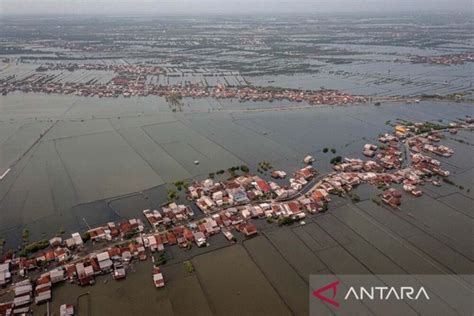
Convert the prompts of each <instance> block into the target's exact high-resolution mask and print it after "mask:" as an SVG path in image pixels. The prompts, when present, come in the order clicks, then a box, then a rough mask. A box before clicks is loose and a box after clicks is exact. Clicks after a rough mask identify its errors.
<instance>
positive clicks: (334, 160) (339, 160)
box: [330, 156, 342, 165]
mask: <svg viewBox="0 0 474 316" xmlns="http://www.w3.org/2000/svg"><path fill="white" fill-rule="evenodd" d="M341 162H342V157H341V156H336V157H334V158H332V159H331V160H330V163H331V164H332V165H337V164H339V163H341Z"/></svg>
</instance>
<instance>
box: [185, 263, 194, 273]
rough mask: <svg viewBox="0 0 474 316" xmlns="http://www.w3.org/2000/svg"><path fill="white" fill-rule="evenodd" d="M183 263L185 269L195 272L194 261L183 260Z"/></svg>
mask: <svg viewBox="0 0 474 316" xmlns="http://www.w3.org/2000/svg"><path fill="white" fill-rule="evenodd" d="M183 265H184V269H185V270H186V271H187V272H188V273H193V272H194V266H193V263H192V262H191V261H189V260H187V261H184V262H183Z"/></svg>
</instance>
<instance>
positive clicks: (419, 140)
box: [407, 136, 454, 157]
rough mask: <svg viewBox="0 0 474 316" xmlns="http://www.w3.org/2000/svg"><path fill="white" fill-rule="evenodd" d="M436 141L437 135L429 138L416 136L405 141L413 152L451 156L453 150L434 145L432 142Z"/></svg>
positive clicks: (437, 139)
mask: <svg viewBox="0 0 474 316" xmlns="http://www.w3.org/2000/svg"><path fill="white" fill-rule="evenodd" d="M438 141H439V138H438V137H431V139H430V138H428V137H422V136H417V137H413V138H411V139H410V140H408V142H407V143H408V146H410V150H411V151H413V152H417V153H419V152H426V153H433V154H436V155H438V156H442V157H451V156H452V155H453V154H454V151H453V150H452V149H451V148H448V147H446V146H443V145H436V144H434V143H433V142H438Z"/></svg>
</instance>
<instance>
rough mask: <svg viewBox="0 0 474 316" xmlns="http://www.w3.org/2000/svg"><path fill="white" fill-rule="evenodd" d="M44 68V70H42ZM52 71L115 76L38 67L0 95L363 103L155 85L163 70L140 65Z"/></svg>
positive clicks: (5, 82) (319, 93)
mask: <svg viewBox="0 0 474 316" xmlns="http://www.w3.org/2000/svg"><path fill="white" fill-rule="evenodd" d="M43 67H44V69H43ZM50 67H51V68H53V69H54V68H55V67H70V68H71V69H73V70H74V69H76V68H78V67H79V69H80V67H85V69H89V68H90V69H94V70H95V69H96V68H97V69H100V68H105V70H111V71H114V72H116V76H115V77H114V78H112V79H111V80H110V82H108V83H98V82H96V80H90V81H89V82H85V83H81V82H60V80H57V79H58V77H59V76H60V75H58V74H56V73H49V72H44V71H45V70H49V67H48V65H45V66H41V67H39V68H38V69H40V68H41V69H40V70H42V71H39V72H35V73H33V74H31V75H28V76H27V77H25V78H21V79H19V78H16V77H15V76H9V77H5V78H3V79H1V80H0V92H1V93H2V94H3V95H6V94H8V93H10V92H13V91H22V92H41V93H54V94H65V95H67V94H72V95H78V96H90V97H93V96H97V97H100V98H101V97H119V96H123V97H131V96H148V95H157V96H163V97H171V96H174V97H177V98H183V97H190V98H203V97H211V98H216V99H239V100H240V101H282V100H286V101H292V102H303V101H305V102H307V103H308V104H312V105H319V104H330V105H340V104H353V103H364V102H366V101H367V99H366V98H365V97H362V96H355V95H351V94H348V93H344V92H342V91H338V90H315V91H313V90H298V89H271V88H266V87H255V86H238V87H234V86H224V85H222V84H217V85H216V86H212V87H209V86H205V85H203V84H199V83H188V82H187V83H184V84H176V85H161V84H160V85H158V84H154V83H151V82H150V80H147V76H148V75H157V74H163V73H164V72H165V70H164V69H162V68H161V67H157V66H142V65H95V64H94V65H79V64H66V65H62V64H59V65H51V66H50Z"/></svg>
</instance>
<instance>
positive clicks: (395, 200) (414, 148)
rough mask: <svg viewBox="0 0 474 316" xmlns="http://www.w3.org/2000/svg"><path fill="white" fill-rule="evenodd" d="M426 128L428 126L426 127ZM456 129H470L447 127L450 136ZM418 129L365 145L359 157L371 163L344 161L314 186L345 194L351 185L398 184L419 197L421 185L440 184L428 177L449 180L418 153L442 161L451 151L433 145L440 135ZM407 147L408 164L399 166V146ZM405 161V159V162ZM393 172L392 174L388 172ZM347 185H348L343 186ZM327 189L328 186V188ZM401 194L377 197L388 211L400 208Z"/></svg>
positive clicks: (403, 128) (402, 129) (398, 130)
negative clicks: (436, 156)
mask: <svg viewBox="0 0 474 316" xmlns="http://www.w3.org/2000/svg"><path fill="white" fill-rule="evenodd" d="M428 126H430V125H428ZM457 128H472V122H471V121H470V119H466V120H463V121H462V122H459V123H451V124H450V126H449V128H448V130H449V131H450V132H451V133H452V132H453V131H457ZM421 129H426V124H424V123H415V124H409V125H397V126H395V128H394V132H393V133H385V134H384V135H381V136H380V137H379V141H380V142H381V143H382V145H380V146H377V145H373V144H365V145H364V148H363V151H362V153H363V155H364V156H366V157H369V158H373V159H372V160H366V161H363V160H362V159H357V158H344V159H343V160H342V162H341V163H338V164H335V165H334V166H333V169H334V170H335V171H337V172H338V173H336V174H330V175H328V176H327V177H325V178H324V179H323V180H322V181H321V182H320V183H319V184H318V186H321V185H326V186H327V187H325V189H326V191H327V192H330V193H332V191H331V190H335V191H337V192H342V193H347V192H349V191H350V190H351V189H352V187H353V186H354V185H357V184H359V183H369V184H372V185H376V186H379V187H386V186H390V185H392V184H401V186H402V188H403V190H404V191H406V192H408V193H410V194H412V195H413V196H415V197H419V196H421V195H422V194H423V192H422V191H421V190H420V189H419V188H418V186H417V185H419V184H422V183H424V182H431V183H432V184H433V185H436V186H439V185H440V182H439V181H438V180H436V179H435V178H433V177H432V176H441V177H447V176H449V174H450V173H449V171H447V170H444V169H442V168H441V162H440V161H439V160H436V159H434V158H432V157H430V156H427V155H423V154H421V152H426V153H433V154H436V155H438V156H442V157H450V156H451V155H453V153H454V151H453V150H452V149H451V148H448V147H446V146H443V145H437V144H436V143H438V142H439V141H440V140H441V138H442V135H441V134H440V133H439V132H438V131H437V130H439V129H440V128H439V127H438V126H437V128H436V130H430V131H428V132H424V133H421V134H419V133H420V130H421ZM404 145H406V146H407V147H408V151H409V152H408V153H407V154H408V155H410V156H409V157H406V158H410V160H411V163H410V164H409V165H408V166H406V168H402V166H403V162H404V159H403V153H402V151H401V150H400V148H401V146H404ZM407 160H408V159H407ZM392 169H394V170H395V171H390V170H392ZM347 184H349V185H347ZM328 185H329V186H328ZM401 197H402V194H401V191H400V190H396V189H394V188H389V189H387V190H385V191H384V192H383V194H382V196H381V200H382V202H384V203H386V204H387V205H390V206H392V207H398V206H399V205H400V204H401Z"/></svg>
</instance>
